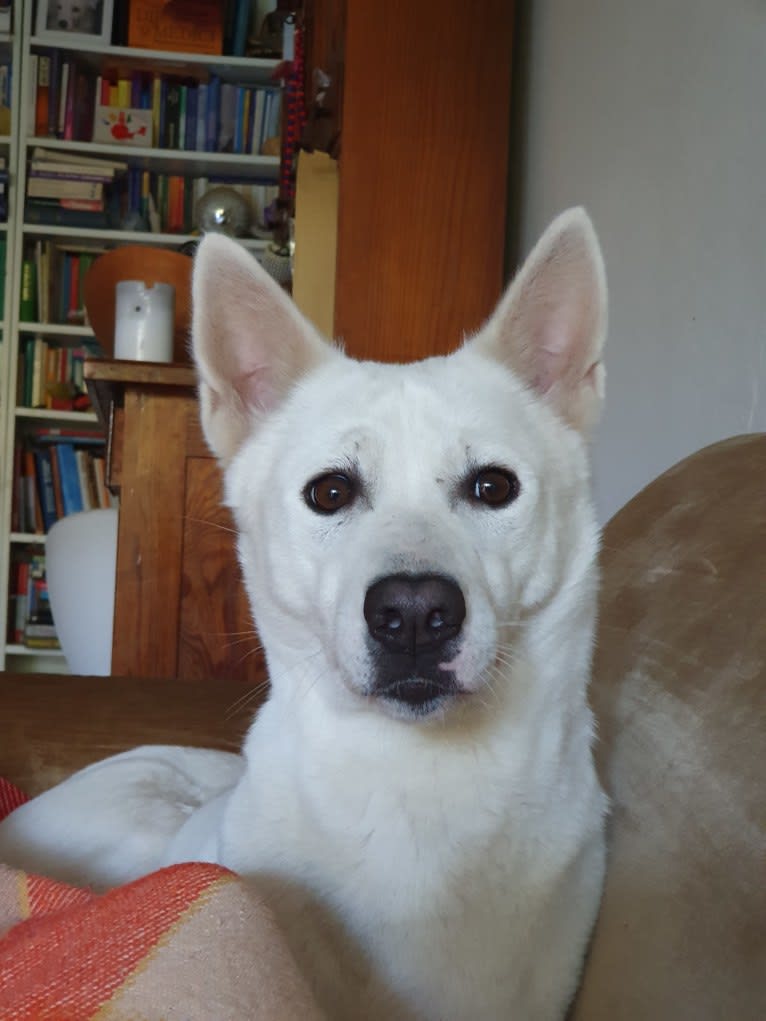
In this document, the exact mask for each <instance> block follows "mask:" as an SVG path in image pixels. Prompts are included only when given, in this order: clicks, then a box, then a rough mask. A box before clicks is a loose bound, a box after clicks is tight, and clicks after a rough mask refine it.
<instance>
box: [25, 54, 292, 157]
mask: <svg viewBox="0 0 766 1021" xmlns="http://www.w3.org/2000/svg"><path fill="white" fill-rule="evenodd" d="M30 59H31V61H32V65H33V66H32V72H31V73H32V76H33V77H32V81H33V82H35V83H36V89H35V97H34V103H32V104H30V109H29V132H30V134H32V135H35V136H37V137H46V136H47V137H50V138H63V139H67V140H69V141H112V142H128V143H133V144H140V145H142V146H147V147H154V148H160V149H186V150H190V151H196V152H233V153H241V154H255V155H257V154H259V153H261V152H262V151H263V148H264V145H265V143H266V142H267V141H268V140H270V139H274V138H278V136H279V135H280V124H281V121H280V119H281V98H282V94H281V89H280V88H279V87H278V86H258V87H253V86H248V85H238V84H233V83H231V82H224V81H222V80H221V79H220V77H219V76H218V75H215V74H205V76H204V77H203V78H199V79H198V78H189V77H186V78H179V77H177V76H173V75H168V74H161V73H157V72H154V71H140V70H136V71H132V72H131V73H130V75H129V76H126V75H125V74H124V73H123V74H121V73H120V72H119V71H117V70H115V71H114V72H111V73H110V72H109V71H104V72H103V73H101V74H97V73H96V72H95V71H94V70H93V69H91V68H90V67H87V66H86V65H84V64H81V63H79V62H78V61H77V60H75V59H74V58H72V57H69V56H67V55H66V53H65V52H64V51H62V50H51V51H50V52H42V51H41V52H40V53H34V54H32V56H31V58H30ZM109 111H122V112H123V114H127V113H128V112H129V111H130V112H131V113H132V114H133V120H134V125H131V121H130V118H129V117H127V116H123V117H121V118H120V117H113V116H110V115H109ZM140 111H144V112H145V114H146V116H145V117H141V116H140V115H139V112H140Z"/></svg>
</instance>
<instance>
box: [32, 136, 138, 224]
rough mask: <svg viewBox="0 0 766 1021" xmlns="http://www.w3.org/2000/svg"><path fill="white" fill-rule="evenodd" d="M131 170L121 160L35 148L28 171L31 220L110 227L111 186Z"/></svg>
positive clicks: (34, 221) (33, 221)
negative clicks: (108, 203) (108, 216)
mask: <svg viewBox="0 0 766 1021" xmlns="http://www.w3.org/2000/svg"><path fill="white" fill-rule="evenodd" d="M127 169H128V165H127V163H123V162H121V161H119V160H105V159H96V158H94V157H90V156H81V155H80V154H73V153H64V152H50V151H48V150H46V149H34V150H33V152H32V159H31V161H30V163H29V168H28V173H27V201H26V208H25V216H26V219H27V221H28V222H30V223H52V224H60V225H61V226H71V227H106V226H108V218H107V213H106V208H107V202H108V200H109V197H110V193H111V188H112V185H113V183H114V181H115V179H116V178H117V176H118V175H120V174H122V173H124V172H125V171H126V170H127Z"/></svg>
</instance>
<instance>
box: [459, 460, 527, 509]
mask: <svg viewBox="0 0 766 1021" xmlns="http://www.w3.org/2000/svg"><path fill="white" fill-rule="evenodd" d="M520 489H521V486H520V485H519V480H518V478H517V477H516V475H514V473H513V472H511V471H506V470H505V468H482V469H481V471H479V472H477V474H476V477H475V478H474V480H473V485H472V487H471V495H472V496H473V498H474V499H475V500H479V501H480V502H481V503H483V504H486V505H487V507H505V506H507V505H508V504H509V503H512V502H513V501H514V500H515V499H516V497H517V496H518V495H519V491H520Z"/></svg>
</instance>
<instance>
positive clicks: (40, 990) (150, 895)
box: [0, 863, 235, 1021]
mask: <svg viewBox="0 0 766 1021" xmlns="http://www.w3.org/2000/svg"><path fill="white" fill-rule="evenodd" d="M234 878H235V877H234V876H233V874H232V873H230V872H228V871H227V870H226V869H223V868H220V867H219V866H217V865H206V864H197V863H192V864H186V865H173V866H171V867H170V868H167V869H162V870H161V871H159V872H153V873H151V874H150V875H148V876H144V877H143V878H142V879H138V880H136V881H135V882H133V883H129V884H128V885H127V886H121V887H118V888H117V889H115V890H111V891H109V892H108V893H106V894H103V895H102V896H98V897H97V896H94V895H92V894H88V893H87V892H86V891H76V892H77V893H78V894H80V896H81V897H82V896H83V895H85V896H86V897H87V898H88V899H87V901H86V902H85V903H75V904H72V903H71V902H70V903H69V906H68V907H66V909H62V906H61V904H59V908H58V909H57V910H56V912H55V913H54V914H52V915H47V916H43V917H37V918H35V917H33V918H31V919H29V921H26V922H22V923H21V924H20V925H17V926H15V927H14V928H13V929H11V931H10V932H9V933H8V934H7V935H6V936H5V937H4V938H3V939H2V940H0V975H2V979H3V981H2V983H1V984H0V1017H2V1019H3V1021H40V1019H41V1018H45V1019H49V1021H56V1019H58V1018H62V1019H64V1018H66V1021H86V1019H89V1018H91V1017H92V1016H93V1014H94V1013H95V1012H96V1011H97V1010H98V1008H99V1007H100V1006H102V1005H103V1004H104V1003H106V1002H107V1001H108V1000H109V998H110V997H111V996H112V994H113V993H114V992H115V991H116V990H117V989H119V988H120V986H121V985H122V984H123V983H124V982H125V980H126V979H128V978H129V976H130V974H131V972H133V971H134V970H135V969H136V968H137V967H138V965H139V964H140V963H141V962H142V960H143V959H144V958H145V957H146V956H147V955H148V954H149V953H151V951H152V949H153V948H154V947H155V946H156V945H157V943H158V941H159V940H161V938H162V937H163V936H164V935H165V934H166V933H167V932H168V930H170V929H171V928H172V927H173V926H174V925H175V924H176V923H177V922H178V921H179V919H180V918H181V916H182V915H183V914H184V913H185V912H186V911H187V910H188V909H189V908H190V907H192V905H194V904H195V902H196V901H197V900H198V899H199V898H200V897H202V896H204V895H205V893H206V891H208V890H209V889H210V888H211V887H213V886H215V885H216V884H218V883H220V882H222V881H223V882H231V881H234ZM34 882H43V881H34ZM51 885H52V886H57V885H59V884H51ZM38 892H39V891H38ZM52 899H53V901H54V902H56V895H53V897H52ZM64 899H66V898H64ZM40 900H41V904H42V903H48V902H50V901H51V892H50V891H48V893H46V894H42V895H41V898H40Z"/></svg>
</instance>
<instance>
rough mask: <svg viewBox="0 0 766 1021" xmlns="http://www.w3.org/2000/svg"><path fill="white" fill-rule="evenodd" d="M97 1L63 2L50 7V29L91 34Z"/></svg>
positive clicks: (74, 0)
mask: <svg viewBox="0 0 766 1021" xmlns="http://www.w3.org/2000/svg"><path fill="white" fill-rule="evenodd" d="M96 7H97V3H96V0H62V2H59V3H52V4H49V5H48V19H47V25H48V28H55V29H60V30H62V31H64V32H91V31H92V30H93V21H94V17H95V13H96Z"/></svg>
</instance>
